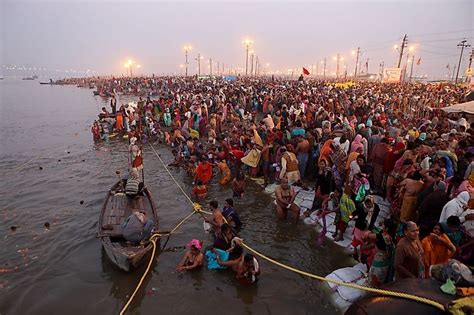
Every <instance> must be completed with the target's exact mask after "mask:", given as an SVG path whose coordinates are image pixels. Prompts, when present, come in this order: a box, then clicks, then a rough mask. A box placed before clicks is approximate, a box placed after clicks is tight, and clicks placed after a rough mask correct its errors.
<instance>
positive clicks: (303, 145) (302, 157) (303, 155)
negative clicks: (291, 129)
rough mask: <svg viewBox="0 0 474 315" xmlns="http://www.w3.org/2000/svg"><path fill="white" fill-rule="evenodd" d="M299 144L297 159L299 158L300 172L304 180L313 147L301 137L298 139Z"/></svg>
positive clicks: (297, 146)
mask: <svg viewBox="0 0 474 315" xmlns="http://www.w3.org/2000/svg"><path fill="white" fill-rule="evenodd" d="M296 141H297V142H298V144H297V145H296V157H297V158H298V168H299V171H300V177H301V179H303V178H304V174H305V172H306V165H307V164H308V157H309V151H310V150H311V147H310V145H309V141H308V140H306V139H305V138H303V137H301V136H299V137H297V140H296Z"/></svg>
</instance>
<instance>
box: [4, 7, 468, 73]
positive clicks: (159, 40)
mask: <svg viewBox="0 0 474 315" xmlns="http://www.w3.org/2000/svg"><path fill="white" fill-rule="evenodd" d="M0 3H1V4H0V5H1V6H0V20H1V21H0V28H1V30H0V36H1V52H0V58H1V64H2V65H27V66H35V67H46V68H48V69H78V70H79V69H81V70H82V69H95V70H96V71H97V73H101V74H120V73H124V72H125V69H124V67H123V64H124V61H125V60H126V59H127V58H131V59H133V60H135V61H137V63H139V64H141V65H142V69H141V72H142V73H153V72H154V73H172V72H177V73H179V72H180V68H179V65H180V64H184V51H183V45H184V44H190V45H192V46H193V50H192V51H191V53H190V57H189V63H190V65H189V72H190V73H195V72H196V67H197V66H196V64H197V63H196V61H195V60H194V58H195V57H196V55H197V53H198V52H200V53H201V54H202V55H203V56H204V57H205V60H208V58H209V57H212V59H213V61H214V65H215V62H217V61H219V62H220V63H221V64H222V62H224V63H225V65H226V67H227V66H230V65H232V66H233V67H245V48H244V46H243V44H242V40H243V39H244V38H245V37H249V38H251V39H253V40H254V44H253V47H252V49H253V50H255V52H256V54H257V55H258V56H259V58H260V60H261V64H262V65H264V64H266V63H269V64H270V70H273V71H275V70H280V71H285V72H287V69H288V68H296V67H298V68H300V67H301V66H308V65H310V64H315V63H318V62H321V60H322V59H324V57H327V58H328V68H330V69H329V70H330V71H331V72H334V71H335V68H336V65H335V62H334V61H333V57H334V56H336V54H337V53H340V54H341V56H343V57H344V58H345V61H343V62H341V72H342V71H343V70H342V69H343V64H344V63H346V64H347V69H348V72H351V71H353V69H354V65H355V58H354V57H352V56H351V54H350V52H351V50H354V49H356V48H357V46H360V48H361V51H362V55H361V60H362V62H363V65H364V68H365V62H366V59H367V58H369V67H370V68H369V71H370V72H378V69H379V64H380V62H382V61H384V62H385V66H386V67H387V66H388V67H391V66H393V65H394V64H395V63H396V61H397V51H396V50H394V49H393V45H394V44H398V45H400V42H401V39H402V37H403V35H404V34H408V39H409V43H410V44H413V45H415V52H414V54H415V56H416V57H415V61H416V60H418V58H419V57H421V65H419V66H417V67H415V72H416V73H417V74H428V75H430V76H438V77H440V76H445V75H446V74H447V72H448V70H447V69H446V65H447V64H448V63H449V64H450V66H451V69H452V67H453V66H454V64H456V65H457V62H458V58H459V49H458V48H457V47H456V45H457V44H458V43H459V42H460V41H461V40H462V39H463V38H466V39H467V40H468V42H469V43H470V44H474V35H473V34H474V1H472V0H466V1H457V0H446V1H355V0H352V1H305V2H296V1H277V2H274V1H259V2H254V1H240V2H235V1H233V2H230V1H222V0H221V1H214V2H212V1H211V2H201V1H173V2H163V1H141V2H135V1H133V2H132V1H120V2H117V1H75V0H71V1H49V2H45V1H33V0H30V1H13V0H0ZM470 52H471V48H469V49H468V50H467V51H465V58H463V61H464V67H462V68H461V69H463V68H465V67H466V66H467V62H468V59H469V54H470ZM404 62H405V58H404ZM404 62H403V64H404ZM207 65H208V63H203V64H202V72H207V71H208V70H207V68H206V67H205V66H207ZM3 68H5V67H3ZM214 71H215V70H214ZM320 71H321V70H320ZM451 71H452V70H451ZM4 72H5V71H4Z"/></svg>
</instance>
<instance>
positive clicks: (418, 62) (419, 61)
mask: <svg viewBox="0 0 474 315" xmlns="http://www.w3.org/2000/svg"><path fill="white" fill-rule="evenodd" d="M420 63H421V57H420V58H418V61H417V62H416V65H417V66H419V65H420Z"/></svg>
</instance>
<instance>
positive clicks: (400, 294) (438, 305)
mask: <svg viewBox="0 0 474 315" xmlns="http://www.w3.org/2000/svg"><path fill="white" fill-rule="evenodd" d="M150 147H151V149H152V150H153V152H154V153H155V155H156V156H157V157H158V159H159V160H160V162H161V164H162V165H163V167H164V168H165V170H166V172H167V173H168V174H169V175H170V177H171V179H172V180H173V181H174V182H175V184H176V186H178V188H179V189H180V190H181V192H182V193H183V195H184V196H185V197H186V198H187V200H188V201H189V203H190V204H191V205H192V206H193V212H192V213H190V214H189V215H188V216H186V217H185V218H184V219H182V220H181V221H180V222H179V223H178V224H177V225H176V226H175V227H174V228H173V229H172V230H171V231H170V233H169V234H167V235H168V237H169V236H170V235H171V234H172V233H173V232H175V231H176V230H177V229H178V228H179V227H180V226H181V225H183V224H184V223H185V222H186V221H187V220H188V219H189V218H191V217H192V216H193V215H194V214H196V213H199V214H201V215H202V213H204V214H211V215H212V213H211V212H208V211H204V210H202V207H201V205H199V204H198V203H195V202H193V201H192V200H191V198H190V197H189V196H188V194H187V193H186V191H185V190H184V189H183V188H182V187H181V185H180V184H179V183H178V181H177V180H176V179H175V177H174V176H173V174H172V173H171V172H170V171H169V169H168V167H167V166H166V164H165V163H164V162H163V160H162V159H161V156H160V155H159V154H158V153H157V152H156V150H155V148H153V146H152V145H151V144H150ZM158 236H159V234H154V235H152V236H151V238H150V240H151V242H152V244H153V252H152V255H151V258H150V261H149V262H148V267H147V269H146V270H145V272H144V274H143V276H142V277H141V279H140V281H139V282H138V284H137V286H136V288H135V290H134V292H133V294H132V295H131V296H130V298H129V300H128V302H127V303H126V304H125V306H124V307H123V308H122V310H121V311H120V315H123V314H124V313H125V311H126V309H127V307H128V306H129V305H130V303H131V302H132V300H133V298H134V297H135V294H136V293H137V291H138V289H139V288H140V286H141V285H142V283H143V280H144V279H145V277H146V275H147V274H148V272H149V270H150V267H151V263H152V261H153V257H154V255H155V251H156V243H155V240H154V238H155V237H158ZM240 243H241V245H242V247H244V248H245V249H247V250H248V251H250V252H252V253H254V254H255V255H257V256H259V257H261V258H262V259H265V260H266V261H268V262H270V263H272V264H274V265H277V266H279V267H281V268H283V269H286V270H289V271H292V272H294V273H297V274H300V275H303V276H306V277H309V278H313V279H316V280H319V281H323V282H329V283H333V284H336V285H341V286H345V287H349V288H353V289H358V290H362V291H368V292H373V293H378V294H381V295H386V296H393V297H398V298H403V299H408V300H412V301H416V302H420V303H424V304H427V305H431V306H433V307H436V308H438V309H440V310H442V311H445V308H444V305H443V304H441V303H439V302H436V301H434V300H431V299H428V298H424V297H421V296H416V295H413V294H408V293H403V292H396V291H390V290H383V289H377V288H371V287H365V286H362V285H358V284H354V283H347V282H343V281H338V280H332V279H327V278H325V277H322V276H318V275H315V274H312V273H309V272H306V271H303V270H300V269H297V268H294V267H292V266H288V265H286V264H283V263H281V262H279V261H276V260H274V259H272V258H270V257H268V256H266V255H264V254H262V253H260V252H259V251H257V250H256V249H254V248H252V247H250V246H249V245H247V244H246V243H245V242H244V241H242V242H240Z"/></svg>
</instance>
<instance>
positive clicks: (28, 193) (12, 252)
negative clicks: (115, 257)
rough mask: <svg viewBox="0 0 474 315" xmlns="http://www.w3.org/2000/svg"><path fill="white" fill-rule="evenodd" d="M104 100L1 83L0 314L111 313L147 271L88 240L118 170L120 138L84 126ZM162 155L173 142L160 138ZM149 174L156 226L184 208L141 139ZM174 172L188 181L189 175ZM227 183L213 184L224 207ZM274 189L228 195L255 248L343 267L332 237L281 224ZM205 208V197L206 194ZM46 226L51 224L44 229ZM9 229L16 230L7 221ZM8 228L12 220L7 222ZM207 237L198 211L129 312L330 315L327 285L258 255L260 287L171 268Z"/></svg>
mask: <svg viewBox="0 0 474 315" xmlns="http://www.w3.org/2000/svg"><path fill="white" fill-rule="evenodd" d="M104 104H105V101H104V100H103V99H101V98H99V97H94V96H92V90H89V89H79V88H76V87H74V86H49V85H45V86H41V85H39V84H38V82H36V81H9V80H3V81H0V163H1V169H0V175H1V178H2V180H1V183H0V195H1V198H0V242H1V244H0V314H2V315H4V314H64V313H65V312H67V313H68V314H69V315H72V314H99V313H100V314H117V313H118V312H119V311H120V309H121V307H122V306H123V305H124V303H125V301H126V299H127V296H128V295H129V294H131V292H132V291H133V289H134V288H135V285H136V283H137V282H138V280H139V278H140V276H141V274H142V273H143V270H144V268H143V266H142V268H141V269H139V270H137V271H135V272H134V273H130V274H127V273H124V272H122V271H120V270H118V269H117V268H116V267H115V266H113V265H112V264H111V263H110V262H109V261H108V259H107V257H106V256H105V253H104V251H103V250H102V248H101V244H100V241H99V240H98V239H96V237H95V235H96V231H97V220H98V216H99V212H100V209H101V206H102V204H103V202H104V198H105V195H106V192H107V191H108V189H109V187H110V186H111V185H112V184H113V183H114V182H115V181H116V179H117V177H116V175H115V171H116V170H120V171H122V173H125V172H126V169H127V153H126V150H127V149H126V148H127V146H126V144H125V143H124V142H120V141H116V142H113V141H112V142H110V143H109V144H94V142H93V141H92V135H91V133H90V130H89V129H90V124H91V122H92V121H93V120H94V119H95V118H96V117H97V116H96V115H97V113H98V112H99V111H100V108H101V107H102V106H104ZM155 148H156V149H157V151H158V152H159V153H160V154H161V156H162V158H163V159H164V160H165V162H167V163H169V162H171V161H172V160H173V157H172V155H171V152H170V150H169V148H167V147H165V146H162V145H156V147H155ZM144 160H145V178H146V182H147V185H148V187H149V188H150V190H151V192H152V194H153V196H154V199H155V201H156V203H157V206H158V213H159V218H160V229H161V230H169V229H170V228H172V227H173V226H174V225H175V224H176V223H177V222H178V221H179V220H180V219H182V218H183V217H185V216H186V215H187V214H189V211H190V207H189V205H188V204H187V203H186V201H185V199H184V197H183V196H182V195H181V194H180V191H179V190H178V188H177V187H176V186H175V185H174V183H173V181H172V180H171V179H170V177H169V175H168V174H167V173H166V172H165V170H164V169H163V167H162V166H161V164H160V162H159V160H158V159H157V158H156V156H155V155H154V154H153V152H152V150H151V149H150V148H149V147H145V148H144ZM172 172H173V174H174V175H175V176H176V178H177V179H178V181H180V182H181V183H182V185H183V187H184V189H186V190H188V191H191V180H190V179H188V178H187V177H186V175H185V173H184V172H183V171H181V170H179V169H173V170H172ZM231 195H232V193H231V190H230V187H219V186H217V185H216V186H212V187H211V188H210V193H209V199H208V200H207V201H209V200H211V198H215V199H217V200H218V201H219V203H220V205H222V204H223V202H224V200H225V199H226V198H228V197H230V196H231ZM272 201H273V200H272V198H271V197H270V196H269V195H267V194H266V193H264V192H263V191H262V189H261V188H260V187H259V186H258V185H256V184H254V183H253V182H252V181H249V185H248V189H247V192H246V195H245V199H244V200H239V201H237V202H236V209H237V210H238V211H239V212H240V214H241V219H242V220H243V222H244V224H245V225H244V229H243V231H242V233H241V236H242V237H243V238H244V239H245V240H246V242H247V243H248V244H250V245H252V246H253V247H254V248H256V249H258V250H260V251H261V252H263V253H266V254H267V255H269V256H271V257H273V258H275V259H277V260H279V261H282V262H284V263H287V264H290V265H292V266H295V267H297V268H300V269H302V270H305V271H309V272H312V273H315V274H318V275H326V274H328V273H330V272H331V271H332V270H334V269H336V268H341V267H344V266H348V265H350V264H351V260H350V258H349V257H348V255H347V254H344V253H343V251H342V249H340V248H339V247H337V246H336V245H334V244H333V243H331V242H326V244H325V245H324V246H323V247H321V248H316V247H315V246H314V239H315V236H316V232H315V230H314V228H312V227H309V226H305V225H304V224H302V223H300V224H298V225H297V226H293V225H291V224H290V223H288V222H278V221H277V220H276V218H275V216H274V213H273V207H274V206H273V203H272ZM205 204H206V205H207V203H205ZM47 223H49V228H47V227H45V224H46V225H47ZM12 228H13V229H12ZM15 228H16V229H15ZM192 238H199V239H202V240H204V241H205V242H207V244H209V237H208V236H207V235H206V234H205V233H204V232H203V229H202V220H201V219H200V218H199V217H198V216H195V217H193V218H192V219H191V220H190V221H188V222H187V223H186V224H185V225H184V226H183V227H182V228H181V229H180V230H179V233H178V234H176V235H174V236H172V237H171V238H170V241H169V243H168V246H167V248H169V249H168V250H165V251H164V252H160V253H158V255H157V256H156V259H155V260H154V264H153V268H152V272H151V273H150V275H149V276H148V277H147V278H146V280H145V282H144V286H143V289H141V290H140V291H139V293H138V295H137V297H136V298H135V300H134V301H133V303H132V304H131V307H130V309H129V311H130V313H131V314H152V313H157V312H159V313H162V314H172V313H175V314H182V313H189V312H195V313H197V314H202V313H207V312H215V311H217V310H219V311H221V312H225V313H228V314H290V313H291V314H314V313H318V314H334V313H337V312H338V311H337V309H336V308H335V307H334V306H333V305H332V304H331V302H330V299H329V294H330V292H329V289H328V288H327V286H326V285H325V284H323V283H320V282H317V281H316V280H312V279H309V278H305V277H302V276H299V275H297V274H294V273H292V272H289V271H286V270H283V269H281V268H279V267H277V266H275V265H271V264H269V263H267V262H265V261H261V260H260V263H261V267H262V275H261V277H260V281H259V282H258V284H257V285H255V286H252V287H245V286H241V285H239V284H238V283H237V282H236V281H235V280H234V277H233V274H232V272H230V271H218V272H216V271H209V270H206V269H205V268H203V269H202V270H199V271H197V272H192V273H183V274H179V273H176V272H175V267H176V265H177V264H178V262H179V260H180V259H181V257H182V255H183V254H184V246H185V244H186V243H187V242H188V241H189V240H190V239H192Z"/></svg>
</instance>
